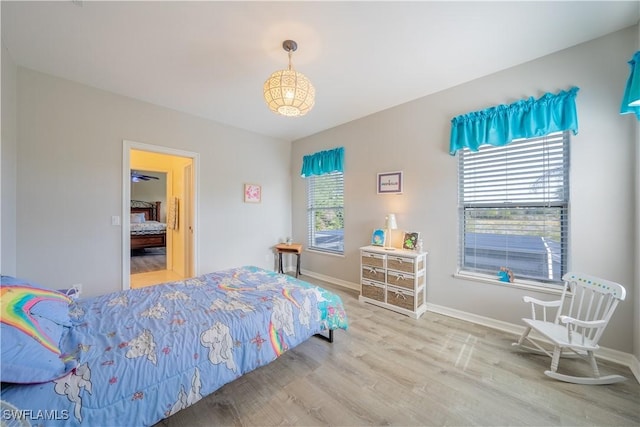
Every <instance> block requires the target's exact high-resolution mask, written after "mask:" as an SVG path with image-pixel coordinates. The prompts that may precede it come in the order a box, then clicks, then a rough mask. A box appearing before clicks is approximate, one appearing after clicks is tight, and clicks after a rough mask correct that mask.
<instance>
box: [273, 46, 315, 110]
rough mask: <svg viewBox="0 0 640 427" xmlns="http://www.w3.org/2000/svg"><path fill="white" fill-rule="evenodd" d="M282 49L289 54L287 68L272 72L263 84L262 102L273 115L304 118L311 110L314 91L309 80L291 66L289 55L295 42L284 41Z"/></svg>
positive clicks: (294, 47) (293, 49)
mask: <svg viewBox="0 0 640 427" xmlns="http://www.w3.org/2000/svg"><path fill="white" fill-rule="evenodd" d="M282 47H283V48H284V50H286V51H287V52H288V54H289V68H288V69H286V70H279V71H276V72H274V73H273V74H271V76H269V78H268V79H267V81H265V82H264V88H263V89H264V100H265V102H266V103H267V105H268V106H269V109H270V110H271V111H273V112H274V113H277V114H281V115H283V116H289V117H296V116H304V115H305V114H307V113H308V112H309V111H310V110H311V109H312V108H313V104H314V102H315V97H316V90H315V88H314V87H313V85H312V84H311V82H310V81H309V79H308V78H307V77H306V76H305V75H304V74H302V73H299V72H297V71H295V70H294V69H293V67H292V65H291V53H292V52H294V51H295V50H296V49H297V48H298V45H297V44H296V42H294V41H293V40H285V41H284V42H283V43H282Z"/></svg>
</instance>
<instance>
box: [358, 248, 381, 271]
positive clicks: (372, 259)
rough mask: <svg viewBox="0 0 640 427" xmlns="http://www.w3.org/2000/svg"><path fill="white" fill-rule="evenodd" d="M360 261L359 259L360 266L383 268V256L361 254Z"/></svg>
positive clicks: (370, 253) (371, 253)
mask: <svg viewBox="0 0 640 427" xmlns="http://www.w3.org/2000/svg"><path fill="white" fill-rule="evenodd" d="M360 259H361V263H362V265H370V266H372V267H379V268H384V259H385V256H384V255H383V254H375V253H373V252H362V253H361V257H360Z"/></svg>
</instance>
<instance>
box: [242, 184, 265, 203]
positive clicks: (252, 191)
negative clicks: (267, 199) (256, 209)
mask: <svg viewBox="0 0 640 427" xmlns="http://www.w3.org/2000/svg"><path fill="white" fill-rule="evenodd" d="M261 201H262V186H260V185H257V184H245V185H244V202H245V203H260V202H261Z"/></svg>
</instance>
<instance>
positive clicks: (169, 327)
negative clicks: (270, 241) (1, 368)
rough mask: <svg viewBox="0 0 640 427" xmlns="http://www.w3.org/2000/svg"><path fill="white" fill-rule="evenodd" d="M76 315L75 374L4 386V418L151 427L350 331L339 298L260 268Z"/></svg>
mask: <svg viewBox="0 0 640 427" xmlns="http://www.w3.org/2000/svg"><path fill="white" fill-rule="evenodd" d="M69 308H70V313H69V314H70V317H71V320H72V326H71V327H70V328H69V330H68V333H66V335H64V336H63V337H62V340H61V344H60V349H61V351H62V357H63V358H64V359H65V360H66V361H69V360H72V361H73V362H74V365H75V368H74V369H73V370H72V371H71V372H70V373H69V374H67V375H65V376H63V377H61V378H58V379H56V380H54V381H50V382H46V383H40V384H29V385H23V384H10V385H7V384H3V387H2V395H1V400H2V402H3V405H5V406H3V417H5V412H6V411H4V408H5V407H6V405H7V404H8V406H9V407H11V406H13V407H15V408H17V410H18V412H17V413H13V412H12V413H11V414H17V415H18V416H21V417H23V418H27V422H29V423H30V424H32V425H71V426H76V425H88V426H109V425H121V424H123V423H124V424H126V425H152V424H155V423H156V422H158V421H159V420H161V419H163V418H166V417H168V416H170V415H172V414H173V413H175V412H177V411H179V410H180V409H183V408H186V407H187V406H189V405H192V404H193V403H195V402H197V401H198V400H200V399H201V398H202V397H204V396H206V395H208V394H210V393H212V392H214V391H215V390H217V389H218V388H220V387H221V386H222V385H224V384H226V383H228V382H230V381H233V380H234V379H236V378H238V377H240V376H241V375H243V374H244V373H247V372H249V371H252V370H254V369H256V368H258V367H260V366H262V365H266V364H268V363H269V362H271V361H273V360H274V359H276V358H277V357H278V356H280V355H281V354H282V353H283V352H285V351H287V350H288V349H291V348H293V347H295V346H296V345H298V344H300V343H302V342H303V341H305V340H307V339H308V338H309V337H311V336H312V335H314V334H316V333H319V332H321V331H326V330H334V329H338V328H341V329H346V328H347V318H346V315H345V312H344V308H343V305H342V301H341V300H340V297H338V296H337V295H335V294H332V293H330V292H328V291H326V290H324V289H322V288H320V287H317V286H313V285H310V284H308V283H306V282H303V281H301V280H298V279H295V278H293V277H290V276H286V275H282V274H277V273H274V272H271V271H267V270H263V269H260V268H257V267H241V268H236V269H229V270H225V271H221V272H215V273H210V274H205V275H202V276H199V277H196V278H192V279H188V280H184V281H180V282H171V283H166V284H163V285H158V286H152V287H148V288H142V289H136V290H129V291H122V292H116V293H112V294H107V295H103V296H99V297H94V298H87V299H80V300H78V301H76V302H73V303H72V304H71V305H70V306H69ZM47 411H48V412H47ZM7 414H8V413H7ZM53 415H55V416H53ZM34 417H36V418H34Z"/></svg>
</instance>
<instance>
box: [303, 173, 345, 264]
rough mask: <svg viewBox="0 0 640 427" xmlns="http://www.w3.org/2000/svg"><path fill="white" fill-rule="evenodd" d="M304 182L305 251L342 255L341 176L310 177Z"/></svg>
mask: <svg viewBox="0 0 640 427" xmlns="http://www.w3.org/2000/svg"><path fill="white" fill-rule="evenodd" d="M306 181H307V215H308V221H307V224H308V234H307V235H308V239H309V240H308V247H309V249H313V250H317V251H323V252H331V253H337V254H343V253H344V176H343V173H342V172H334V173H330V174H325V175H320V176H310V177H308V178H306Z"/></svg>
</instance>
